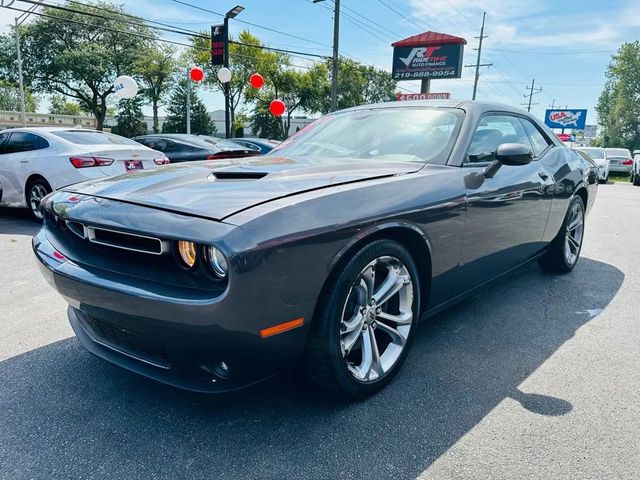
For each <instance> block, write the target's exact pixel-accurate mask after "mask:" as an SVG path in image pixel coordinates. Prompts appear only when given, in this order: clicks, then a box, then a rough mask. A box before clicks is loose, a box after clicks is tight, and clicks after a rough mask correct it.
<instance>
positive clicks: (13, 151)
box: [0, 132, 49, 206]
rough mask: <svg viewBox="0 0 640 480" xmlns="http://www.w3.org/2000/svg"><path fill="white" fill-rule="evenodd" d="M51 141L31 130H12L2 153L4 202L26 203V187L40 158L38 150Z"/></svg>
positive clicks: (1, 169)
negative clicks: (35, 163) (30, 174)
mask: <svg viewBox="0 0 640 480" xmlns="http://www.w3.org/2000/svg"><path fill="white" fill-rule="evenodd" d="M48 146H49V143H48V142H47V141H46V140H45V139H44V138H42V137H40V136H39V135H35V134H33V133H29V132H11V133H10V134H9V137H8V138H7V139H6V140H5V141H4V144H3V148H2V154H0V183H2V189H3V194H2V203H3V204H6V205H14V206H22V205H24V204H25V198H24V187H25V183H26V181H27V178H28V176H29V173H30V172H31V170H32V169H33V166H34V162H35V161H36V160H37V158H38V152H37V150H40V149H43V148H47V147H48Z"/></svg>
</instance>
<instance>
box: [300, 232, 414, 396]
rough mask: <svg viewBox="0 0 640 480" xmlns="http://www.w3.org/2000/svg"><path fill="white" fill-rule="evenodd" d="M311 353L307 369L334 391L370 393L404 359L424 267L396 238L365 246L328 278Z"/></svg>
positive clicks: (320, 384)
mask: <svg viewBox="0 0 640 480" xmlns="http://www.w3.org/2000/svg"><path fill="white" fill-rule="evenodd" d="M327 285H329V286H330V289H329V290H328V291H326V292H324V293H323V294H322V295H321V297H320V299H319V304H318V305H319V308H318V310H317V313H316V316H315V318H314V321H313V326H312V330H311V332H310V338H309V343H308V345H307V352H306V357H305V373H306V376H307V378H308V379H309V380H311V382H312V383H314V384H315V385H316V386H318V387H320V388H321V389H323V390H326V391H328V392H330V393H332V394H334V395H337V396H341V397H347V398H352V399H354V398H355V399H357V398H364V397H367V396H369V395H372V394H373V393H375V392H377V391H379V390H381V389H382V388H383V387H385V386H386V385H387V384H388V383H389V382H390V381H391V379H392V378H393V377H394V376H395V375H396V374H397V373H398V371H399V370H400V368H401V366H402V364H403V363H404V361H405V359H406V356H407V353H408V351H409V347H410V345H411V340H412V338H413V330H414V329H415V325H416V323H417V321H418V312H419V311H420V284H419V277H418V270H417V267H416V264H415V262H414V261H413V258H412V257H411V255H410V254H409V252H408V251H407V250H406V249H405V248H404V247H403V246H402V245H400V244H399V243H397V242H394V241H392V240H377V241H375V242H372V243H370V244H369V245H366V246H365V247H363V248H362V249H361V250H360V251H359V252H357V253H356V254H355V255H354V256H353V258H351V260H349V262H348V263H347V264H346V265H344V266H343V267H342V268H337V269H336V271H335V272H333V273H332V274H331V276H330V277H329V279H328V280H327Z"/></svg>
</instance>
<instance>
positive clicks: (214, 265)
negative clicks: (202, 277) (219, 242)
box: [207, 247, 229, 278]
mask: <svg viewBox="0 0 640 480" xmlns="http://www.w3.org/2000/svg"><path fill="white" fill-rule="evenodd" d="M207 260H209V265H210V266H211V270H213V273H215V274H216V275H217V276H218V277H220V278H224V277H226V276H227V271H228V270H229V265H228V263H227V259H226V258H225V257H224V254H223V253H222V252H221V251H220V250H218V249H217V248H216V247H208V248H207Z"/></svg>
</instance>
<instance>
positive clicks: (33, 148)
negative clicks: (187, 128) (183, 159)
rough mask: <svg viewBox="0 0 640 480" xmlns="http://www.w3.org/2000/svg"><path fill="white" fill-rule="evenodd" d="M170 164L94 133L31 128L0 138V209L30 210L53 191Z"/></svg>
mask: <svg viewBox="0 0 640 480" xmlns="http://www.w3.org/2000/svg"><path fill="white" fill-rule="evenodd" d="M168 163H169V159H168V158H167V157H165V156H164V155H163V154H162V153H161V152H157V151H154V150H151V149H150V148H147V147H144V146H142V145H140V144H139V143H137V142H134V141H133V140H129V139H128V138H124V137H120V136H118V135H112V134H110V133H105V132H100V131H96V130H83V129H78V128H55V127H33V128H16V129H13V130H4V131H1V132H0V183H2V186H3V194H2V198H0V205H2V206H6V207H19V208H24V207H27V208H30V209H31V212H32V213H33V215H34V216H35V217H36V218H42V215H41V213H40V201H41V200H42V198H43V197H44V196H45V195H47V194H48V193H49V192H51V191H53V190H57V189H59V188H62V187H65V186H67V185H71V184H73V183H77V182H81V181H83V180H90V179H94V178H102V177H108V176H112V175H118V174H122V173H126V172H131V171H133V170H140V169H149V168H153V167H156V166H158V165H165V164H168Z"/></svg>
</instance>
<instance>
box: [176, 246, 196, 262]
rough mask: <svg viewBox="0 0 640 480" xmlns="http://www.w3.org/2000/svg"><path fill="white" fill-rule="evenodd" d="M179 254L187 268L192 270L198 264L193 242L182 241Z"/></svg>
mask: <svg viewBox="0 0 640 480" xmlns="http://www.w3.org/2000/svg"><path fill="white" fill-rule="evenodd" d="M178 252H179V253H180V258H181V259H182V261H183V263H184V264H185V265H186V266H187V267H189V268H191V267H193V266H194V265H195V264H196V246H195V244H194V243H193V242H187V241H185V240H180V241H179V242H178Z"/></svg>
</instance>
